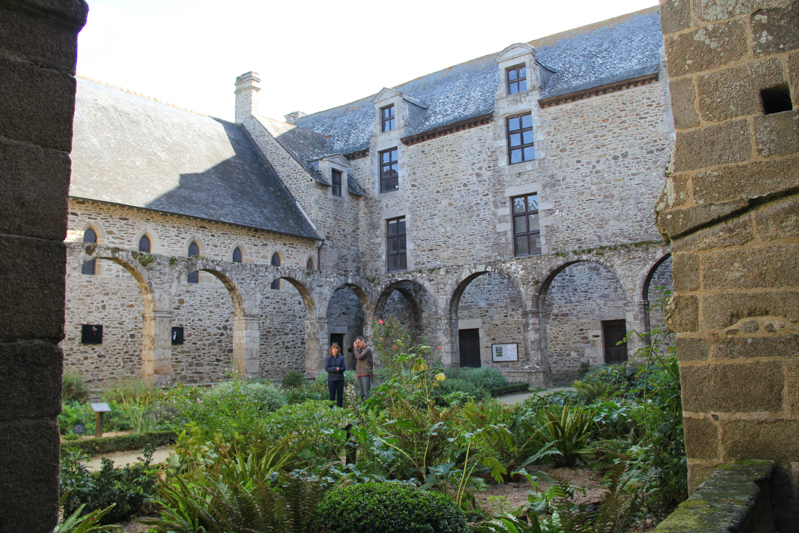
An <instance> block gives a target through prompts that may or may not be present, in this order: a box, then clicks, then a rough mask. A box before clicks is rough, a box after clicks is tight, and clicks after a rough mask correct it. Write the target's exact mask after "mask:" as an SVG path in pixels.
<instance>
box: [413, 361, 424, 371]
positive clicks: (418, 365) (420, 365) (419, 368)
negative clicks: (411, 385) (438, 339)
mask: <svg viewBox="0 0 799 533" xmlns="http://www.w3.org/2000/svg"><path fill="white" fill-rule="evenodd" d="M425 370H427V363H425V362H424V361H419V362H418V363H416V364H415V365H413V371H414V372H424V371H425Z"/></svg>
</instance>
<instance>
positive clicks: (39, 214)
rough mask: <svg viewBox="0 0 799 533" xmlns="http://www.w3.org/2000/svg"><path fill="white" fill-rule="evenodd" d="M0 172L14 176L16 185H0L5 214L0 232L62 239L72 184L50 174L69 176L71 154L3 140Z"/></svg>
mask: <svg viewBox="0 0 799 533" xmlns="http://www.w3.org/2000/svg"><path fill="white" fill-rule="evenodd" d="M0 175H3V176H14V180H15V181H14V184H15V187H2V188H0V205H3V206H5V212H6V215H7V216H6V217H4V218H3V219H2V220H0V233H5V234H9V235H25V236H28V237H35V238H40V239H53V240H62V239H63V238H64V236H65V235H66V231H67V219H66V215H65V213H66V210H67V194H68V192H69V183H68V182H64V183H63V184H61V186H58V185H57V184H53V183H52V180H51V179H50V178H51V176H56V175H69V157H68V156H67V155H66V154H63V153H60V152H56V151H55V150H42V149H41V148H38V147H33V146H26V145H19V144H15V145H10V144H5V143H2V142H0Z"/></svg>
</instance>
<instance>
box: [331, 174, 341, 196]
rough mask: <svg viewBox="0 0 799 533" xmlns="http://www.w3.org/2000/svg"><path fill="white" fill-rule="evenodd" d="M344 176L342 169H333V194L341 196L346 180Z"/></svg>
mask: <svg viewBox="0 0 799 533" xmlns="http://www.w3.org/2000/svg"><path fill="white" fill-rule="evenodd" d="M336 177H338V180H337V179H336ZM342 178H343V173H342V172H341V171H340V170H338V169H336V168H334V169H331V171H330V183H331V184H332V186H331V192H332V194H333V196H339V197H340V196H341V184H342V182H343V181H344V180H343V179H342Z"/></svg>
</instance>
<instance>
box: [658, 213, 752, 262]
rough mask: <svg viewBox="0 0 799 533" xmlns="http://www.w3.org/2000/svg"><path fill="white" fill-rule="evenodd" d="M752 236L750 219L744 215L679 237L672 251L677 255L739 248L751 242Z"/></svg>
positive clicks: (673, 243)
mask: <svg viewBox="0 0 799 533" xmlns="http://www.w3.org/2000/svg"><path fill="white" fill-rule="evenodd" d="M754 236H755V233H754V228H753V225H752V221H751V218H750V217H748V216H746V215H744V216H741V217H737V218H733V219H731V220H725V221H724V222H719V223H718V224H713V225H712V226H709V227H707V228H702V229H701V230H699V231H697V232H695V233H691V234H690V235H686V236H684V237H681V238H679V239H677V240H675V241H673V242H672V251H673V252H674V253H677V252H689V251H694V250H697V251H698V250H708V249H710V248H717V247H718V248H724V247H727V246H739V245H741V244H746V243H747V242H749V241H751V240H752V239H753V238H754Z"/></svg>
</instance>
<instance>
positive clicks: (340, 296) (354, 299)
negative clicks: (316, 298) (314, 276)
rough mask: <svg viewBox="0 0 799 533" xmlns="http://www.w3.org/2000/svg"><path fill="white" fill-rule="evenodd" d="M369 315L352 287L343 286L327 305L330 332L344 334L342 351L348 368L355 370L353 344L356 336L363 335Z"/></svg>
mask: <svg viewBox="0 0 799 533" xmlns="http://www.w3.org/2000/svg"><path fill="white" fill-rule="evenodd" d="M367 319H368V317H366V316H364V310H363V306H362V305H361V302H360V300H358V296H356V295H355V292H353V290H352V289H350V288H348V287H342V288H340V289H338V290H336V292H335V293H334V294H333V297H332V298H331V299H330V303H329V304H328V306H327V327H328V330H329V332H330V333H331V334H332V333H340V334H343V335H344V344H343V346H341V353H342V354H344V358H345V362H346V364H347V368H348V369H351V370H355V354H354V352H353V350H352V344H353V343H354V342H355V338H356V337H358V336H360V335H363V332H364V325H365V324H366V320H367Z"/></svg>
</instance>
